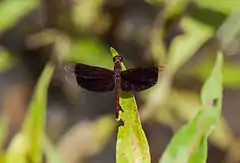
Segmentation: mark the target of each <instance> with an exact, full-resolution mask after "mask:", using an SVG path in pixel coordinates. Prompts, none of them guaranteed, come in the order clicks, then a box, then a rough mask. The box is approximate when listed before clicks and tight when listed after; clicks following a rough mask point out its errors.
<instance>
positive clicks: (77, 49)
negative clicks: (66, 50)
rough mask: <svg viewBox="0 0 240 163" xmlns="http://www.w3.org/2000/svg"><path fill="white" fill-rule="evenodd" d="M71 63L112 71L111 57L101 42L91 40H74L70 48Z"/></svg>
mask: <svg viewBox="0 0 240 163" xmlns="http://www.w3.org/2000/svg"><path fill="white" fill-rule="evenodd" d="M70 54H72V55H71V56H70V59H69V60H71V61H75V62H81V63H85V64H89V65H92V66H100V67H105V68H109V69H112V65H113V63H112V59H111V55H107V54H109V52H108V51H107V49H106V48H105V47H104V45H103V44H101V42H99V41H98V40H97V39H93V38H83V39H78V40H75V41H74V42H73V44H72V47H71V52H70Z"/></svg>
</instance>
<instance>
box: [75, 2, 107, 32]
mask: <svg viewBox="0 0 240 163" xmlns="http://www.w3.org/2000/svg"><path fill="white" fill-rule="evenodd" d="M74 1H75V2H74V3H75V4H76V5H74V6H73V19H74V22H75V24H76V25H77V26H80V27H81V28H84V29H86V28H89V26H90V25H92V23H94V22H95V21H96V19H97V18H98V16H99V12H100V10H101V8H102V5H103V2H104V1H103V0H74ZM78 28H79V27H78Z"/></svg>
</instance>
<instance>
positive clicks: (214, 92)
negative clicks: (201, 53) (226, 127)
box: [160, 52, 223, 163]
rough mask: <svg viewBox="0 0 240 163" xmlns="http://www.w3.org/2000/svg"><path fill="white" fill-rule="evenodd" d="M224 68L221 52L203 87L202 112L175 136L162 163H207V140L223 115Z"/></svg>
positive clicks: (162, 158)
mask: <svg viewBox="0 0 240 163" xmlns="http://www.w3.org/2000/svg"><path fill="white" fill-rule="evenodd" d="M222 68H223V55H222V53H221V52H219V54H218V56H217V61H216V64H215V66H214V69H213V71H212V73H211V75H210V77H209V78H208V79H207V81H206V82H205V84H204V86H203V88H202V93H201V99H202V110H200V111H199V112H198V113H197V114H196V116H195V117H194V118H193V119H192V120H191V121H190V122H189V123H188V124H187V125H185V126H184V127H183V128H181V129H180V130H179V131H178V132H177V133H176V135H175V136H174V137H173V139H172V140H171V142H170V144H169V145H168V147H167V149H166V151H165V152H164V154H163V156H162V157H161V160H160V163H175V162H189V163H196V162H197V163H205V162H206V159H207V137H208V136H209V134H210V133H211V132H212V130H213V129H214V128H215V127H216V125H217V124H218V121H219V119H220V116H221V108H222Z"/></svg>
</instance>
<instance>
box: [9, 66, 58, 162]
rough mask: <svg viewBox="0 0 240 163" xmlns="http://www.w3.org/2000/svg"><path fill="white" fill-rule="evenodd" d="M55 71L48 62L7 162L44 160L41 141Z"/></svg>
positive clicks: (11, 146)
mask: <svg viewBox="0 0 240 163" xmlns="http://www.w3.org/2000/svg"><path fill="white" fill-rule="evenodd" d="M53 71H54V66H53V65H52V64H50V63H49V64H47V65H46V67H45V70H44V71H43V73H42V75H41V77H40V79H39V81H38V84H37V86H36V89H35V94H34V96H33V99H32V102H31V104H30V106H29V110H28V113H27V116H26V119H25V121H24V123H23V126H22V129H21V131H20V132H19V133H18V134H17V135H16V136H15V137H14V139H13V141H12V142H11V144H10V147H9V148H8V150H7V152H6V157H5V161H6V163H16V162H19V163H27V162H28V160H31V162H32V163H40V162H41V160H42V150H41V142H42V139H43V134H44V132H45V123H46V122H45V121H46V119H45V116H46V102H47V101H46V100H47V92H48V85H49V82H50V80H51V77H52V74H53Z"/></svg>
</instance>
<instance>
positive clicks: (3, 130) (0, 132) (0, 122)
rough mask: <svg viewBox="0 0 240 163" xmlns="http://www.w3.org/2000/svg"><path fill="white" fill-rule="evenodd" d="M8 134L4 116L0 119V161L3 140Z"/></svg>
mask: <svg viewBox="0 0 240 163" xmlns="http://www.w3.org/2000/svg"><path fill="white" fill-rule="evenodd" d="M7 135H8V120H7V119H6V118H4V117H1V119H0V163H3V162H4V151H3V146H4V141H5V139H6V137H7Z"/></svg>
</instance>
